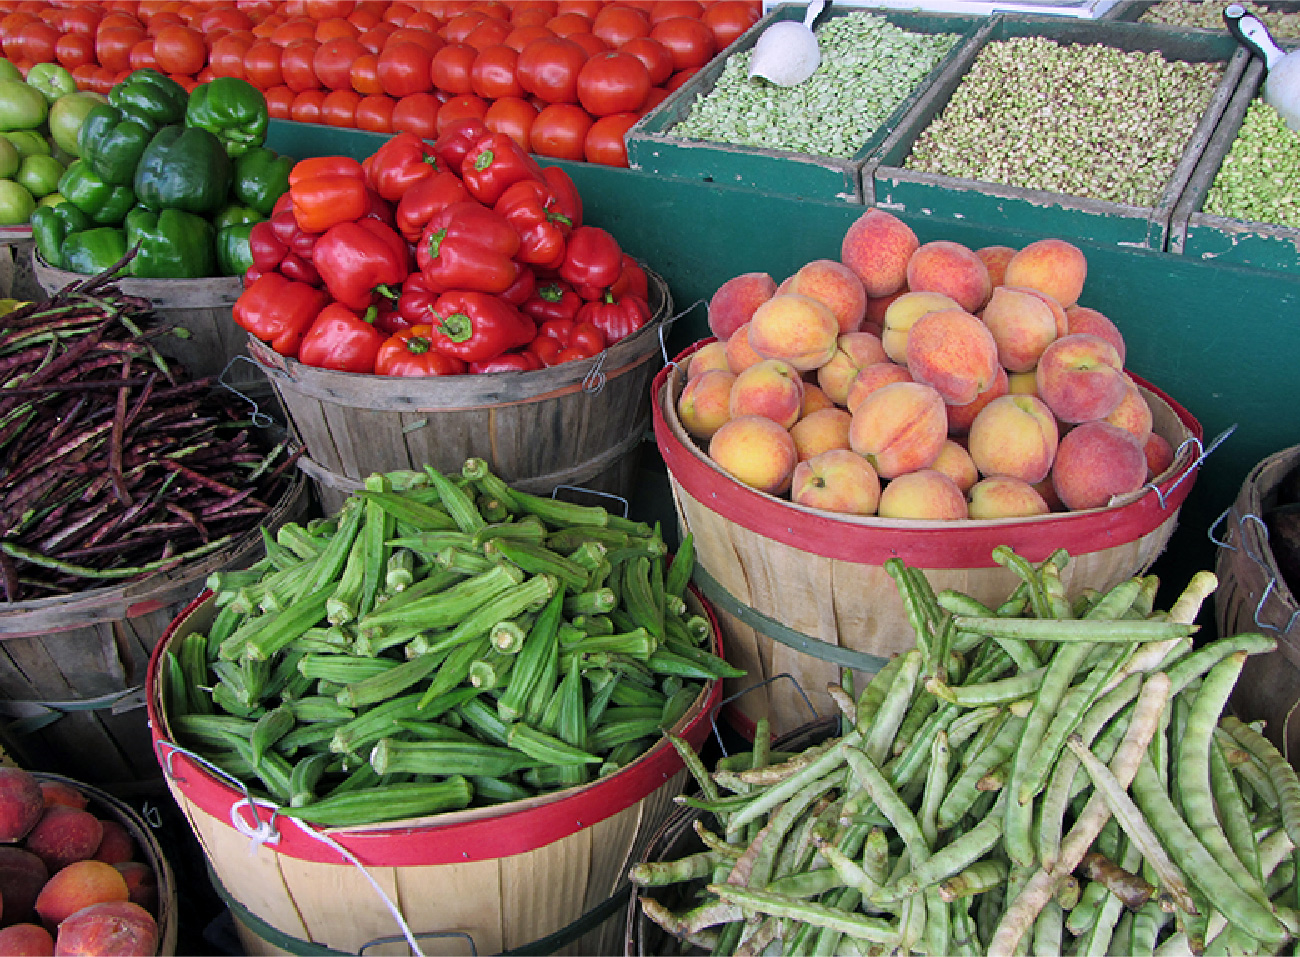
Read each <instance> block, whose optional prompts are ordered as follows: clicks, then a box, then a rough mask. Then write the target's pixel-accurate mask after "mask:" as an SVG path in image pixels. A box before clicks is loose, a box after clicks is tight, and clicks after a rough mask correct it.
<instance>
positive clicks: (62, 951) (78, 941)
mask: <svg viewBox="0 0 1300 957" xmlns="http://www.w3.org/2000/svg"><path fill="white" fill-rule="evenodd" d="M157 949H158V924H157V922H156V921H155V920H154V919H153V915H152V914H150V913H149V912H148V911H147V910H145V909H144V908H143V907H141V906H139V905H138V904H132V903H131V902H130V901H116V902H110V903H102V904H92V905H91V906H89V907H84V908H82V909H81V910H79V911H77V912H76V913H75V914H71V915H69V917H68V918H67V919H66V920H65V921H64V922H63V923H62V924H60V925H59V930H58V936H57V938H56V940H55V941H54V953H55V957H133V955H137V954H152V953H153V952H154V951H155V950H157Z"/></svg>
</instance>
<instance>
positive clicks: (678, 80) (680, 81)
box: [664, 66, 700, 93]
mask: <svg viewBox="0 0 1300 957" xmlns="http://www.w3.org/2000/svg"><path fill="white" fill-rule="evenodd" d="M699 72H700V68H699V67H697V66H695V67H691V68H690V69H689V70H678V71H677V72H676V73H674V74H673V75H672V76H671V77H669V78H668V82H667V83H665V84H664V89H665V90H667V91H668V92H669V93H672V92H673V91H674V90H679V89H681V88H682V86H683V85H684V84H685V83H686V81H687V80H689V79H690V78H691V77H693V76H694V75H695V74H697V73H699Z"/></svg>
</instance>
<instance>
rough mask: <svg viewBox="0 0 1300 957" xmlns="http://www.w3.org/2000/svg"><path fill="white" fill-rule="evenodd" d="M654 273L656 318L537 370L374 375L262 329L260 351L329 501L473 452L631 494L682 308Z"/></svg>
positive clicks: (331, 507) (500, 464) (527, 476)
mask: <svg viewBox="0 0 1300 957" xmlns="http://www.w3.org/2000/svg"><path fill="white" fill-rule="evenodd" d="M646 277H647V279H648V280H649V284H650V311H651V321H650V322H649V323H647V324H646V325H645V326H644V327H643V328H641V329H639V330H638V331H637V332H635V333H633V334H632V335H630V336H628V337H627V338H625V339H621V340H619V341H618V342H616V343H614V344H613V345H611V346H610V347H609V348H608V349H606V350H605V351H604V352H603V353H601V354H600V355H599V356H597V357H596V358H594V359H587V360H578V361H573V362H565V363H561V364H560V365H556V366H551V367H550V368H548V369H539V370H537V371H535V372H496V373H488V374H483V375H455V376H429V377H405V376H381V375H362V374H358V373H351V372H336V371H333V370H330V369H317V368H313V367H312V366H306V365H303V364H302V363H300V362H298V361H297V360H295V359H286V358H285V357H284V356H282V355H280V354H278V353H277V352H275V351H274V350H272V349H271V348H270V347H268V346H266V345H265V344H263V343H261V342H259V341H257V340H256V339H253V338H252V337H250V338H249V340H248V350H249V352H250V353H251V354H252V356H253V358H254V359H255V360H256V361H257V363H258V365H259V366H261V368H262V371H263V372H265V373H266V376H267V378H269V379H270V380H271V385H272V386H273V387H274V388H275V391H276V394H277V396H278V397H279V399H280V402H281V404H282V405H283V406H284V409H285V411H286V412H287V413H288V416H289V420H290V422H291V424H292V427H293V430H294V432H295V434H296V436H297V438H298V440H299V441H300V442H301V443H302V444H303V445H304V446H305V447H306V449H307V454H306V456H304V458H303V459H301V460H300V465H301V467H302V469H303V471H304V472H306V473H307V474H308V475H309V476H310V477H311V478H312V479H313V480H314V481H315V482H316V487H317V491H318V492H319V493H320V497H321V502H322V504H323V505H324V506H325V509H326V511H329V512H332V511H335V510H337V508H338V507H339V506H340V505H341V504H342V502H343V500H344V499H346V498H347V495H348V493H349V492H351V491H353V490H355V489H358V488H360V487H361V484H362V481H363V480H364V479H365V478H366V476H368V475H370V474H371V473H373V472H389V471H393V470H400V469H417V470H418V469H421V468H423V467H424V466H425V465H431V466H433V467H434V468H436V469H439V470H441V471H444V472H447V471H451V472H458V471H459V470H460V467H461V465H462V463H464V461H465V459H467V458H469V457H471V456H477V457H479V458H482V459H484V460H485V461H486V462H487V463H488V466H489V467H490V468H491V469H492V471H493V472H495V473H496V474H497V475H499V476H501V478H503V479H504V480H505V481H507V482H509V483H510V484H511V485H513V486H515V487H516V488H518V489H520V490H522V491H525V492H532V493H535V494H542V495H546V494H550V492H551V491H552V490H553V489H555V488H556V486H559V485H581V486H583V487H586V488H590V489H593V490H595V491H599V492H609V493H612V494H616V495H622V496H624V497H626V496H627V494H628V493H629V492H630V491H631V488H632V483H633V480H634V479H635V476H636V465H637V455H636V453H637V451H638V447H639V446H640V444H641V442H642V439H643V438H644V436H645V434H646V430H647V429H648V428H649V425H650V408H649V403H647V402H646V394H647V392H648V390H649V388H650V381H651V379H652V378H653V376H654V373H655V371H656V370H657V369H658V367H659V358H660V356H661V354H662V353H661V349H662V346H661V345H660V332H661V330H662V329H663V326H664V321H665V320H666V319H667V317H668V316H670V315H671V314H672V296H671V295H670V293H669V291H668V286H667V284H666V283H665V282H664V281H663V279H661V278H660V277H659V276H657V275H656V274H654V273H652V272H650V271H649V270H647V271H646Z"/></svg>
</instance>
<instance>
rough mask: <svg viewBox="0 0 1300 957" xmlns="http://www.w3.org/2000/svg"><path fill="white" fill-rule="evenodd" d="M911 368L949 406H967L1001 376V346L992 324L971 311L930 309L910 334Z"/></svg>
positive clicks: (913, 378)
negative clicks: (989, 325) (999, 367)
mask: <svg viewBox="0 0 1300 957" xmlns="http://www.w3.org/2000/svg"><path fill="white" fill-rule="evenodd" d="M907 371H908V372H910V373H911V374H912V380H913V381H915V382H922V383H924V384H926V385H928V386H933V387H934V389H935V390H936V391H937V392H938V393H939V394H940V395H941V396H943V401H944V402H946V403H948V404H949V405H966V404H967V403H968V402H974V401H975V399H976V397H977V396H978V395H979V394H980V393H981V392H983V391H984V390H985V389H987V388H988V387H989V386H991V385H992V384H993V380H994V379H995V378H996V377H997V374H998V346H997V343H996V342H994V341H993V335H992V334H991V333H990V332H989V328H988V326H986V325H984V323H982V322H980V321H979V320H978V319H976V318H975V317H974V316H972V315H971V314H970V313H968V312H963V311H962V310H960V309H944V310H941V311H939V312H928V313H926V314H925V315H924V316H922V317H921V318H920V319H918V320H916V322H915V323H914V324H913V325H912V330H911V332H909V333H908V334H907Z"/></svg>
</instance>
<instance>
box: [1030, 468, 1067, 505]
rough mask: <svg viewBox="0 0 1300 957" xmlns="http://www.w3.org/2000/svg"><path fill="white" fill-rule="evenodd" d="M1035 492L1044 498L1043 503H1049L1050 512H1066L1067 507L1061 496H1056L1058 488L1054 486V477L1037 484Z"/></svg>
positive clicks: (1048, 477)
mask: <svg viewBox="0 0 1300 957" xmlns="http://www.w3.org/2000/svg"><path fill="white" fill-rule="evenodd" d="M1034 491H1035V492H1037V493H1038V494H1039V495H1041V496H1042V497H1043V501H1044V502H1046V503H1047V509H1048V511H1050V512H1064V511H1066V508H1065V505H1064V503H1062V501H1061V496H1059V495H1057V494H1056V486H1055V485H1053V484H1052V476H1050V475H1049V476H1047V478H1045V479H1043V480H1042V481H1041V482H1035V483H1034Z"/></svg>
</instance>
